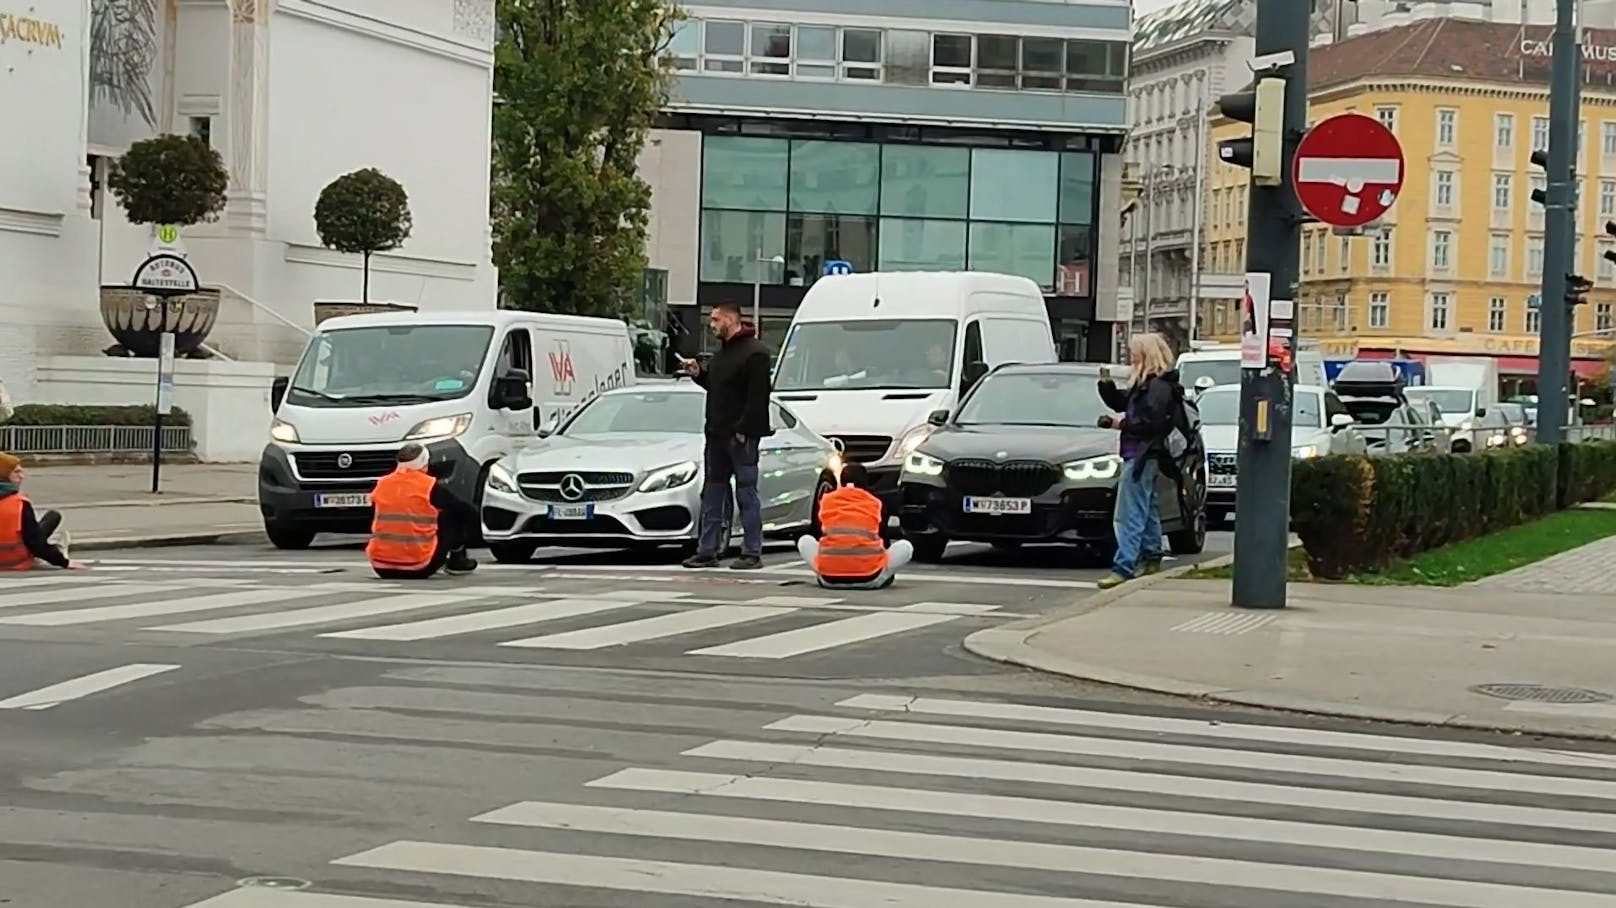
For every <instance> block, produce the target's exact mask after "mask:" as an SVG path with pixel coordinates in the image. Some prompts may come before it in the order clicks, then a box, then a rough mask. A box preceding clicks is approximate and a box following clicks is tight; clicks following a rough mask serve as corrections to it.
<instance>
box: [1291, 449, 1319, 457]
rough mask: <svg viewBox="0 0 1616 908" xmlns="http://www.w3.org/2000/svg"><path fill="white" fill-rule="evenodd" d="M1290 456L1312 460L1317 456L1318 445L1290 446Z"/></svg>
mask: <svg viewBox="0 0 1616 908" xmlns="http://www.w3.org/2000/svg"><path fill="white" fill-rule="evenodd" d="M1291 456H1292V457H1295V458H1297V459H1299V460H1312V459H1313V458H1315V457H1317V456H1319V448H1318V445H1298V446H1296V447H1294V448H1291Z"/></svg>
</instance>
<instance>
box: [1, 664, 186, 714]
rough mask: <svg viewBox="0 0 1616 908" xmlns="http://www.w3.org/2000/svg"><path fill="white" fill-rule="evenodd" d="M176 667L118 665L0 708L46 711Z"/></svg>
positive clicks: (6, 702)
mask: <svg viewBox="0 0 1616 908" xmlns="http://www.w3.org/2000/svg"><path fill="white" fill-rule="evenodd" d="M176 668H179V666H178V665H156V664H153V663H148V662H136V663H133V664H130V665H120V666H118V667H117V668H109V669H107V670H106V671H100V672H94V673H92V674H88V675H84V676H82V677H79V678H73V679H71V680H68V681H63V682H61V683H59V684H52V685H50V686H49V687H41V688H40V689H38V690H35V691H29V692H28V693H26V694H18V695H17V696H15V697H11V698H9V699H5V700H0V709H34V710H38V709H50V708H51V707H54V706H60V705H62V704H63V703H66V702H68V701H69V700H78V699H80V698H82V697H88V696H89V695H91V694H96V693H100V692H101V691H104V690H110V689H112V688H114V687H118V686H120V685H123V684H131V683H133V682H135V681H139V680H140V679H142V678H150V677H151V676H152V675H160V674H162V673H163V672H171V671H173V670H174V669H176Z"/></svg>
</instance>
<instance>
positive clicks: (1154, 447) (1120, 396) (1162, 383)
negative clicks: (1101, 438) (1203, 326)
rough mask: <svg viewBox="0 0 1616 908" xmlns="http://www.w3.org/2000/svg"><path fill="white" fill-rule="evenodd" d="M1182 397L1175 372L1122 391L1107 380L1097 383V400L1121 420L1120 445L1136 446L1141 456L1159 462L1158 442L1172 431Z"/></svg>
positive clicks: (1165, 373)
mask: <svg viewBox="0 0 1616 908" xmlns="http://www.w3.org/2000/svg"><path fill="white" fill-rule="evenodd" d="M1183 396H1184V388H1183V386H1182V385H1180V384H1179V382H1178V371H1177V370H1169V371H1167V372H1163V373H1162V374H1160V375H1152V376H1151V377H1149V378H1147V379H1145V381H1144V382H1143V383H1142V384H1138V385H1135V386H1133V387H1131V388H1128V389H1127V390H1126V391H1124V390H1122V389H1120V388H1118V387H1117V386H1116V384H1115V383H1114V382H1112V381H1110V380H1109V379H1107V380H1105V381H1102V382H1100V399H1101V400H1103V401H1104V402H1105V405H1106V406H1107V407H1110V408H1111V409H1112V410H1115V411H1116V412H1117V413H1120V414H1122V415H1123V417H1124V418H1123V421H1122V430H1121V434H1122V438H1123V444H1124V445H1125V446H1126V445H1129V444H1130V442H1131V443H1132V444H1136V445H1138V446H1139V450H1140V451H1141V452H1142V453H1143V454H1144V455H1145V456H1154V457H1156V458H1158V460H1162V461H1165V460H1166V458H1165V457H1163V456H1162V454H1163V453H1164V449H1163V445H1162V443H1163V440H1164V439H1166V438H1167V433H1169V432H1171V431H1172V429H1173V420H1174V418H1175V417H1176V416H1177V415H1178V414H1177V410H1178V405H1179V401H1180V400H1182V399H1183ZM1141 460H1143V458H1141Z"/></svg>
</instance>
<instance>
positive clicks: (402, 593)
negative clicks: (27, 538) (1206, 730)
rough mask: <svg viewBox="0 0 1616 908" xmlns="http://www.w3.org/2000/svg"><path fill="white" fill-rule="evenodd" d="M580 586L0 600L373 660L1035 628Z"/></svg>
mask: <svg viewBox="0 0 1616 908" xmlns="http://www.w3.org/2000/svg"><path fill="white" fill-rule="evenodd" d="M571 586H572V588H571V589H568V590H557V589H550V588H547V587H546V586H545V585H542V584H539V585H515V584H497V583H483V584H475V583H474V584H471V585H465V586H461V585H457V584H451V583H448V582H434V583H428V584H419V583H417V584H413V585H411V584H401V583H385V582H381V581H375V580H369V581H352V580H319V579H316V580H313V581H309V582H297V583H288V582H280V581H276V580H265V579H262V578H259V579H253V578H247V579H243V578H240V577H232V576H189V577H176V576H172V575H171V576H167V577H161V576H159V577H145V576H142V577H137V578H130V579H110V580H109V579H107V578H105V577H91V576H90V575H88V574H52V575H47V576H43V577H37V578H34V577H30V578H25V579H22V580H20V581H18V582H12V581H10V580H8V581H7V583H6V584H5V585H4V586H3V587H0V633H4V632H5V631H6V630H8V629H17V628H34V629H47V628H48V629H70V628H89V629H103V628H108V627H116V628H120V629H127V630H131V631H138V632H141V633H150V634H161V635H168V637H170V638H175V637H177V638H181V639H183V640H186V641H188V642H198V641H200V642H207V641H213V640H231V639H239V638H244V637H252V636H255V635H270V634H287V633H303V632H307V633H309V634H311V635H312V636H314V637H316V638H319V639H323V640H329V641H332V642H333V643H343V644H348V645H351V646H361V647H363V646H377V645H381V644H393V645H407V644H425V643H431V642H438V641H450V640H453V641H470V642H474V643H486V644H488V645H491V646H493V647H496V648H498V650H502V651H505V652H508V653H516V652H519V651H523V650H538V651H549V652H560V651H574V652H589V651H620V650H634V649H636V648H650V649H651V650H653V651H656V652H659V653H666V652H668V651H669V650H671V652H672V653H673V654H677V655H682V656H692V657H706V658H714V659H732V660H757V661H778V660H784V659H791V658H796V657H801V656H809V655H814V654H819V653H825V652H829V651H832V650H838V649H841V648H844V647H851V646H855V645H858V644H863V643H867V642H871V641H877V640H883V639H886V638H890V637H894V636H898V635H902V634H907V633H911V632H915V631H921V630H925V629H928V628H934V627H938V626H941V625H946V624H950V623H958V622H962V621H966V620H969V619H984V618H985V619H992V620H1001V619H1003V620H1009V619H1013V618H1017V617H1025V615H1023V614H1021V613H1016V612H1012V611H1007V610H1005V609H1003V608H1001V607H1000V606H998V605H994V604H990V603H973V602H954V601H941V600H939V601H933V600H922V601H918V602H903V603H891V601H890V600H882V601H883V602H884V603H888V604H873V605H872V604H868V603H867V602H861V601H853V600H848V599H843V598H840V597H836V596H830V595H789V596H786V595H768V596H757V595H752V594H755V593H756V592H758V590H756V589H755V588H742V589H741V590H740V591H739V592H736V593H734V595H738V596H741V597H748V596H750V598H721V597H716V596H703V595H697V593H698V592H706V591H705V590H673V589H667V588H660V589H658V588H646V589H634V588H619V587H614V586H613V585H612V584H611V583H609V582H605V581H602V582H599V583H593V584H588V585H586V586H585V587H584V589H585V590H586V591H585V592H579V591H578V589H577V585H576V584H573V585H571ZM724 591H728V590H723V591H721V592H724Z"/></svg>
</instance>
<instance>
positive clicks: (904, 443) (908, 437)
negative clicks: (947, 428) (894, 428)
mask: <svg viewBox="0 0 1616 908" xmlns="http://www.w3.org/2000/svg"><path fill="white" fill-rule="evenodd" d="M933 428H934V427H933V426H931V425H930V424H927V425H923V426H915V427H914V428H913V429H910V430H909V431H907V432H905V433H903V437H902V438H900V439H898V456H899V457H908V456H909V455H910V454H913V453H915V449H916V448H918V447H920V443H921V442H923V441H925V440H926V439H928V438H930V437H931V433H932V430H933Z"/></svg>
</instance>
